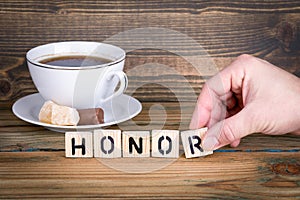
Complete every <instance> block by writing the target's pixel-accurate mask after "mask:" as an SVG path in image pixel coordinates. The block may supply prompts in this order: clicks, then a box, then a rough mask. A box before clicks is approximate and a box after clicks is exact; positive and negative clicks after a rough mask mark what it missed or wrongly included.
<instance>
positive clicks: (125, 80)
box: [102, 71, 128, 102]
mask: <svg viewBox="0 0 300 200" xmlns="http://www.w3.org/2000/svg"><path fill="white" fill-rule="evenodd" d="M114 76H117V77H118V79H119V82H120V87H119V89H118V90H117V91H116V92H114V93H113V94H112V95H110V96H109V97H106V98H104V99H103V100H102V101H103V102H106V101H108V100H110V99H112V98H114V97H117V96H119V95H121V94H123V93H124V91H125V90H126V88H127V86H128V78H127V75H126V74H125V73H124V72H123V71H111V72H109V73H108V74H107V80H111V79H112V78H113V77H114Z"/></svg>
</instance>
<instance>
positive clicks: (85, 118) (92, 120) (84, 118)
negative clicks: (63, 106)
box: [78, 108, 104, 125]
mask: <svg viewBox="0 0 300 200" xmlns="http://www.w3.org/2000/svg"><path fill="white" fill-rule="evenodd" d="M78 113H79V116H80V120H79V123H78V125H94V124H103V123H104V112H103V110H102V108H90V109H81V110H78Z"/></svg>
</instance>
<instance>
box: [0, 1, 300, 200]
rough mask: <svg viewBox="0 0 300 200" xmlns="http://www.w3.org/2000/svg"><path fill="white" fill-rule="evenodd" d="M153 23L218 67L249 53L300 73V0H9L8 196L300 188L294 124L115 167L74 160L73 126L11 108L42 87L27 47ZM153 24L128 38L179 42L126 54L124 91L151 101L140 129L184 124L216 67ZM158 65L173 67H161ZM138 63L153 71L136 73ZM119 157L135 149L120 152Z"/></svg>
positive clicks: (277, 194) (2, 138) (1, 88)
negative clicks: (211, 148) (159, 165)
mask: <svg viewBox="0 0 300 200" xmlns="http://www.w3.org/2000/svg"><path fill="white" fill-rule="evenodd" d="M148 27H155V28H164V29H166V30H167V29H168V30H174V31H177V32H178V33H181V34H183V35H186V36H188V37H189V38H191V39H193V40H194V41H196V42H197V43H199V44H200V45H201V46H202V47H203V48H204V49H205V50H206V51H207V53H208V54H209V55H210V56H211V58H212V60H213V61H214V63H215V64H216V68H217V69H222V68H223V67H226V66H227V65H228V64H229V63H230V62H232V61H233V60H234V59H235V57H237V56H238V55H240V54H243V53H247V54H251V55H255V56H258V57H260V58H263V59H266V60H268V61H270V62H271V63H273V64H275V65H278V66H280V67H282V68H284V69H285V70H287V71H289V72H291V73H294V74H295V75H297V76H300V68H299V63H300V56H299V55H300V32H299V30H300V1H299V0H268V1H266V0H251V1H238V0H232V1H229V0H215V1H206V0H199V1H196V0H195V1H194V0H193V1H188V0H182V1H175V0H167V1H158V0H149V1H129V0H126V1H94V0H83V1H70V0H66V1H63V0H52V1H42V0H39V1H38V0H21V1H17V0H0V198H3V199H10V198H12V199H17V198H22V199H26V198H30V199H32V198H76V197H77V198H84V197H89V198H96V197H101V198H109V199H112V198H115V199H116V198H118V199H119V198H122V199H132V198H137V197H138V198H153V199H154V198H155V199H157V198H163V197H164V198H169V199H273V198H279V199H299V197H300V193H299V187H300V165H299V163H300V159H299V152H300V150H299V142H300V137H297V136H294V135H291V134H287V135H283V136H276V137H275V136H266V135H262V134H253V135H251V136H247V137H245V138H243V139H242V142H241V144H240V146H239V147H237V148H234V149H231V148H229V147H224V148H222V149H220V150H217V151H215V153H214V154H213V155H211V156H208V157H205V158H196V159H185V158H184V157H183V155H181V157H180V158H179V159H178V160H176V162H174V163H172V164H171V165H169V166H167V167H165V168H163V169H160V170H157V171H155V172H152V173H143V174H132V173H124V172H120V171H117V170H114V169H111V168H109V167H107V166H105V165H104V164H101V163H99V161H98V160H97V159H95V158H93V159H66V158H65V157H64V153H65V149H64V134H62V133H56V132H52V131H49V130H46V129H44V128H43V127H40V126H35V125H32V124H29V123H26V122H24V121H21V120H20V119H18V118H16V117H15V116H14V115H13V114H12V112H11V105H12V104H13V103H14V102H15V101H16V100H17V99H19V98H20V97H22V96H25V95H28V94H31V93H35V92H37V91H36V89H35V87H34V85H33V83H32V80H31V78H30V75H29V72H28V69H27V66H26V63H25V54H26V52H27V51H28V50H29V49H31V48H33V47H35V46H37V45H41V44H45V43H49V42H58V41H70V40H87V41H97V42H101V41H106V40H108V41H111V40H110V38H111V37H112V36H113V35H116V34H119V33H122V32H126V31H131V30H135V29H137V28H148ZM156 34H157V35H155V36H152V35H151V32H150V33H149V32H148V33H147V32H144V33H141V32H137V33H135V34H132V35H130V37H124V38H122V39H121V40H120V41H119V44H120V46H121V47H122V48H124V49H125V50H130V49H133V48H135V45H136V44H139V42H140V41H143V38H145V37H156V38H163V39H164V41H163V43H164V44H168V45H169V47H170V48H171V49H172V52H170V51H165V50H162V49H159V48H141V49H138V50H134V51H130V52H129V53H128V55H127V59H126V63H125V72H126V73H128V75H129V88H128V90H127V93H128V94H132V95H133V96H134V97H136V98H138V99H139V100H140V101H142V104H143V111H142V112H141V114H139V115H138V116H137V117H135V118H134V119H133V121H134V122H135V123H136V124H137V125H138V128H139V129H141V130H151V129H159V128H164V129H180V130H185V129H188V124H189V121H190V118H191V114H192V112H193V109H194V105H195V100H196V99H195V97H196V96H197V95H198V94H199V93H200V91H201V87H202V86H203V84H204V82H205V80H206V79H208V78H209V77H210V76H211V75H212V74H201V75H199V73H198V72H197V71H196V70H194V67H193V66H192V65H191V64H190V63H189V62H187V61H186V60H185V59H184V58H182V57H180V56H178V55H177V54H176V53H173V51H174V52H177V53H178V52H179V53H181V54H184V55H185V56H188V57H193V56H194V55H197V53H199V51H200V52H201V49H199V48H198V47H195V46H194V45H191V43H185V42H182V40H178V39H176V37H171V36H170V37H166V35H164V34H163V33H156ZM150 46H151V45H150ZM146 47H147V46H146ZM153 63H154V64H153ZM158 65H161V66H168V69H172V70H173V71H172V70H170V71H166V70H163V71H162V72H161V73H157V72H153V69H154V67H155V66H158ZM137 66H144V67H145V68H147V69H148V70H144V71H143V73H142V74H138V73H133V71H132V70H133V69H135V67H137ZM182 78H185V80H187V81H185V80H184V79H182ZM151 81H152V82H151ZM186 84H188V85H189V86H190V88H192V89H187V88H186V87H185V86H186ZM169 86H170V87H169ZM179 106H181V107H179ZM179 108H182V109H181V110H180V109H179ZM149 112H150V113H151V115H149ZM151 117H152V118H151ZM111 128H117V129H118V128H120V129H122V130H133V129H134V130H136V129H137V126H135V125H134V124H133V123H131V122H130V121H129V122H124V123H121V124H119V125H118V126H117V125H115V126H112V127H111ZM180 148H181V151H182V146H181V147H180ZM149 159H152V160H153V161H154V162H161V159H159V160H157V159H154V158H149ZM119 161H120V162H126V161H128V162H131V161H132V159H131V160H126V159H125V158H121V159H117V160H115V162H119Z"/></svg>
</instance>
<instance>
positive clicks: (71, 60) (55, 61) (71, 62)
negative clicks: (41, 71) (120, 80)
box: [39, 55, 112, 67]
mask: <svg viewBox="0 0 300 200" xmlns="http://www.w3.org/2000/svg"><path fill="white" fill-rule="evenodd" d="M39 62H40V63H42V64H47V65H52V66H61V67H89V66H96V65H103V64H106V63H110V62H112V60H109V59H107V58H101V57H93V56H83V55H66V56H57V57H51V58H46V59H44V60H41V61H39Z"/></svg>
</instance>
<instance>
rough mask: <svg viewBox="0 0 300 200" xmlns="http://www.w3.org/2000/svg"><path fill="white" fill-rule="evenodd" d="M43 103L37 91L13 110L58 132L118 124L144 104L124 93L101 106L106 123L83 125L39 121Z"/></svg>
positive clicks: (131, 116)
mask: <svg viewBox="0 0 300 200" xmlns="http://www.w3.org/2000/svg"><path fill="white" fill-rule="evenodd" d="M43 104H44V99H43V98H42V96H41V95H40V94H39V93H35V94H31V95H28V96H25V97H22V98H21V99H19V100H18V101H16V102H15V103H14V105H13V107H12V110H13V113H14V114H15V115H16V116H17V117H19V118H20V119H22V120H24V121H26V122H29V123H32V124H36V125H40V126H44V127H45V128H47V129H50V130H53V131H57V132H66V131H86V130H93V129H97V128H101V127H105V126H110V125H113V124H118V123H121V122H124V121H126V120H129V119H131V118H133V117H135V116H136V115H137V114H139V113H140V112H141V110H142V105H141V103H140V102H139V101H138V100H137V99H135V98H133V97H131V96H128V95H125V94H122V95H120V96H118V97H115V98H114V99H112V100H109V101H107V102H105V103H104V104H103V105H102V106H101V108H102V109H103V111H104V122H105V123H103V124H97V125H82V126H58V125H53V124H47V123H43V122H40V121H39V119H38V115H39V111H40V109H41V107H42V106H43Z"/></svg>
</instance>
